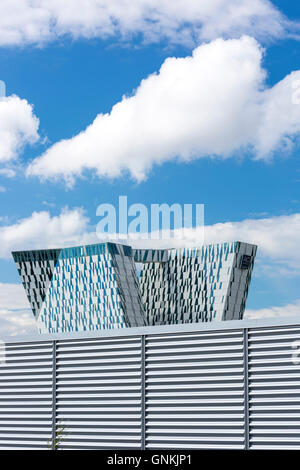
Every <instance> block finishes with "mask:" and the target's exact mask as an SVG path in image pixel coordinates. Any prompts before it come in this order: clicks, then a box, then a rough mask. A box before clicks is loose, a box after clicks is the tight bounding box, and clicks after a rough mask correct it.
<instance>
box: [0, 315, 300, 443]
mask: <svg viewBox="0 0 300 470" xmlns="http://www.w3.org/2000/svg"><path fill="white" fill-rule="evenodd" d="M261 325H262V326H258V324H257V323H255V322H245V321H243V322H224V323H222V324H220V323H219V324H216V325H213V324H209V325H200V326H199V325H175V326H170V327H149V328H137V329H129V330H126V331H124V330H122V331H120V330H119V331H112V332H97V333H96V332H95V333H88V334H81V335H80V334H77V335H74V334H72V335H53V336H45V337H43V338H41V337H36V338H35V340H33V339H31V338H30V340H27V341H26V340H22V342H21V341H19V342H17V341H16V340H11V339H10V340H9V341H7V342H6V345H5V346H6V347H5V349H6V361H5V363H3V364H0V448H1V449H47V448H49V443H50V442H51V439H53V437H55V430H56V427H57V425H58V424H63V425H64V426H65V428H66V429H65V433H66V434H65V436H64V440H63V442H62V445H61V448H63V449H160V448H164V449H168V448H170V449H171V448H174V449H175V448H176V449H227V448H230V449H243V448H245V449H247V448H249V449H272V448H274V449H279V448H289V449H293V448H295V449H300V393H299V392H300V365H299V364H298V361H295V360H293V353H294V352H295V349H293V348H295V347H296V346H297V344H296V346H295V343H294V342H295V341H298V342H299V345H298V346H299V349H300V325H295V324H294V325H293V324H289V323H286V324H277V323H276V322H274V321H273V322H272V321H269V322H268V323H266V322H261Z"/></svg>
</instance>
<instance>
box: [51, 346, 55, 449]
mask: <svg viewBox="0 0 300 470" xmlns="http://www.w3.org/2000/svg"><path fill="white" fill-rule="evenodd" d="M55 439H56V341H53V349H52V441H51V443H52V450H54V449H55V447H54V445H55Z"/></svg>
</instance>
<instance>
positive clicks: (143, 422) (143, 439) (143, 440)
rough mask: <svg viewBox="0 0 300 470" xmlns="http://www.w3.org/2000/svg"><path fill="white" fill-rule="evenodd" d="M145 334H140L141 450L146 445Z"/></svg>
mask: <svg viewBox="0 0 300 470" xmlns="http://www.w3.org/2000/svg"><path fill="white" fill-rule="evenodd" d="M145 362H146V356H145V335H142V336H141V450H145V447H146V416H145V414H146V410H145V407H146V403H145V400H146V390H145V388H146V383H145V368H146V364H145Z"/></svg>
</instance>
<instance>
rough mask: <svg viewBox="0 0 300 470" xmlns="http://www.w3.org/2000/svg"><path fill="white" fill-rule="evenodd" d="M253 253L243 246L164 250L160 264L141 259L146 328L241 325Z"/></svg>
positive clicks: (254, 247)
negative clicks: (219, 323)
mask: <svg viewBox="0 0 300 470" xmlns="http://www.w3.org/2000/svg"><path fill="white" fill-rule="evenodd" d="M256 250H257V247H256V246H255V245H250V244H247V243H241V242H233V243H222V244H216V245H207V246H203V247H201V248H197V249H174V250H164V251H165V253H164V254H162V253H161V254H160V257H161V259H162V261H161V262H153V261H151V260H150V258H149V255H148V253H147V250H144V253H139V261H140V260H141V259H142V258H143V259H144V264H143V268H142V271H141V276H140V287H141V294H142V300H143V304H144V308H145V311H146V315H147V322H148V324H149V325H169V324H173V323H175V324H176V323H197V322H208V321H221V320H239V319H242V318H243V314H244V311H245V305H246V299H247V293H248V289H249V285H250V280H251V273H252V269H253V264H254V258H255V255H256ZM147 257H148V258H147Z"/></svg>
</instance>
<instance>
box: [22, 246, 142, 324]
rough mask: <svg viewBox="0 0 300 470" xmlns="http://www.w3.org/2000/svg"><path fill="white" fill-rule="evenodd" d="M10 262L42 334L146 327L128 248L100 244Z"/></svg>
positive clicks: (29, 255)
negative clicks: (21, 284)
mask: <svg viewBox="0 0 300 470" xmlns="http://www.w3.org/2000/svg"><path fill="white" fill-rule="evenodd" d="M13 257H14V259H15V262H16V264H17V268H18V271H19V274H20V276H21V279H22V282H23V285H24V288H25V290H26V293H27V297H28V300H29V302H30V304H31V308H32V311H33V314H34V316H35V318H36V320H37V324H38V327H39V331H40V332H41V333H46V332H49V333H55V332H71V331H87V330H99V329H112V328H126V327H128V326H144V325H145V324H146V323H145V313H144V310H143V305H142V301H141V295H140V291H139V284H138V278H137V275H136V268H135V263H134V260H133V256H132V250H131V248H130V247H128V246H124V245H117V244H112V243H104V244H97V245H90V246H82V247H76V248H65V249H60V250H38V251H25V252H14V253H13Z"/></svg>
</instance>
